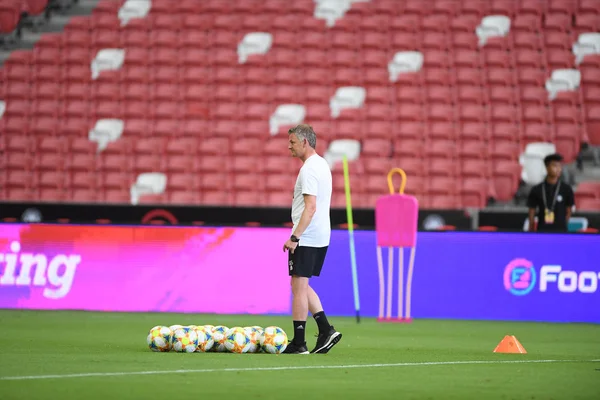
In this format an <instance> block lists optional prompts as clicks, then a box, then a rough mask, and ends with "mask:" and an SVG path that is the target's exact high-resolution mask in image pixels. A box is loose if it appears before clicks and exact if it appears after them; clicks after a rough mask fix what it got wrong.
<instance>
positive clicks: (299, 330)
mask: <svg viewBox="0 0 600 400" xmlns="http://www.w3.org/2000/svg"><path fill="white" fill-rule="evenodd" d="M305 328H306V321H294V339H293V342H294V344H295V345H298V346H301V345H303V344H305V343H306V337H305V335H304V331H305V330H306V329H305Z"/></svg>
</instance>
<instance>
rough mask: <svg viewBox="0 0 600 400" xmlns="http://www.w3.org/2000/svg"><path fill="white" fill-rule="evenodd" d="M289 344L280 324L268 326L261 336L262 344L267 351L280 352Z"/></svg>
mask: <svg viewBox="0 0 600 400" xmlns="http://www.w3.org/2000/svg"><path fill="white" fill-rule="evenodd" d="M287 345H288V338H287V335H286V333H285V331H284V330H283V329H281V328H280V327H278V326H268V327H266V328H265V329H264V331H263V333H262V335H261V336H260V346H261V347H262V348H263V349H264V351H265V353H270V354H279V353H281V352H283V351H284V350H285V348H286V347H287Z"/></svg>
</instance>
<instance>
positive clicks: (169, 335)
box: [146, 325, 173, 352]
mask: <svg viewBox="0 0 600 400" xmlns="http://www.w3.org/2000/svg"><path fill="white" fill-rule="evenodd" d="M172 339H173V331H171V329H170V328H169V327H168V326H162V325H157V326H155V327H154V328H152V329H150V332H149V333H148V336H147V337H146V343H148V347H149V348H150V350H152V351H161V352H164V351H169V350H171V344H172V343H171V341H172Z"/></svg>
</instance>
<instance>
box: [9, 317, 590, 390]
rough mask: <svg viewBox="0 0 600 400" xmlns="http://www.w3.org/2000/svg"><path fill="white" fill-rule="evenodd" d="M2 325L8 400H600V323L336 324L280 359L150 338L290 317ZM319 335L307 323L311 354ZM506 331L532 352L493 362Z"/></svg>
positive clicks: (21, 320)
mask: <svg viewBox="0 0 600 400" xmlns="http://www.w3.org/2000/svg"><path fill="white" fill-rule="evenodd" d="M0 321H1V327H2V338H3V340H2V346H0V399H28V400H31V399H61V400H66V399H85V400H88V399H103V400H106V399H144V400H147V399H166V398H170V399H182V398H205V397H206V396H218V397H213V398H215V399H216V398H219V399H229V398H243V399H287V400H293V399H306V398H312V399H321V398H323V399H340V400H342V399H371V398H373V399H569V400H574V399H596V400H597V399H600V325H586V324H542V323H517V322H489V321H448V320H419V319H417V320H415V321H414V322H413V323H412V324H380V323H377V322H375V321H374V320H372V319H365V320H363V321H361V323H360V324H356V322H355V320H354V319H352V318H335V317H333V318H330V321H331V322H332V323H333V324H334V325H335V327H336V329H338V330H339V331H341V332H342V333H343V335H344V336H343V339H342V341H341V342H340V343H339V344H338V345H337V346H335V347H334V348H333V350H332V351H331V352H330V353H328V354H323V355H317V354H311V355H272V354H225V353H206V354H204V353H192V354H181V353H173V352H169V353H153V352H151V351H150V350H149V349H148V348H147V346H146V335H147V333H148V330H149V329H150V328H151V327H152V326H154V325H172V324H182V325H191V324H194V325H204V324H212V325H217V324H222V325H226V326H229V327H231V326H248V325H260V326H268V325H277V326H280V327H282V328H283V329H284V330H285V331H286V332H287V333H288V335H289V336H291V334H292V328H291V325H292V322H291V318H289V317H273V316H254V315H193V314H155V313H147V314H143V313H96V312H71V311H8V310H0ZM314 333H316V325H315V323H314V321H312V320H309V323H308V329H307V334H308V335H307V339H308V341H309V343H308V344H309V348H312V346H313V345H314V340H315V338H314V337H313V334H314ZM507 334H509V335H515V336H516V337H517V338H518V339H519V340H520V342H521V343H522V344H523V346H524V347H525V349H526V350H527V352H528V354H496V353H493V349H494V348H495V346H496V345H497V344H498V342H499V341H500V340H501V339H502V338H503V337H504V335H507ZM539 360H543V361H544V362H535V361H539ZM478 361H485V362H484V363H478ZM77 374H81V375H80V376H77ZM47 375H53V377H48V376H47ZM44 376H45V377H44ZM11 377H12V378H11ZM15 377H16V378H19V379H14V378H15ZM188 396H190V397H188ZM191 396H193V397H191Z"/></svg>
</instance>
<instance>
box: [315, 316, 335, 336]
mask: <svg viewBox="0 0 600 400" xmlns="http://www.w3.org/2000/svg"><path fill="white" fill-rule="evenodd" d="M313 318H314V319H315V322H316V323H317V326H318V327H319V333H327V332H329V330H330V329H331V325H329V321H327V317H326V316H325V311H319V312H318V313H315V314H314V315H313Z"/></svg>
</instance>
